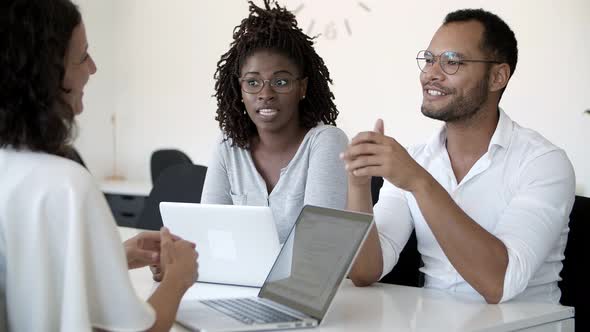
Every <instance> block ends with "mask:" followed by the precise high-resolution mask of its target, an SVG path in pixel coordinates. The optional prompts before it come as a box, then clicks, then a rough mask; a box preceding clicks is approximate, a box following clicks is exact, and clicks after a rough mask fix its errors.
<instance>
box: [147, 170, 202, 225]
mask: <svg viewBox="0 0 590 332" xmlns="http://www.w3.org/2000/svg"><path fill="white" fill-rule="evenodd" d="M206 173H207V167H205V166H201V165H193V164H190V165H174V166H170V167H168V168H166V169H165V170H163V171H162V173H161V174H160V176H158V178H157V179H156V182H155V183H154V187H153V188H152V190H151V191H150V194H149V196H148V198H147V199H146V201H145V206H144V208H143V211H142V212H141V215H140V217H139V219H138V222H137V225H136V227H137V228H142V229H149V230H159V229H160V228H161V227H162V216H161V215H160V202H183V203H200V202H201V193H202V191H203V184H204V182H205V174H206Z"/></svg>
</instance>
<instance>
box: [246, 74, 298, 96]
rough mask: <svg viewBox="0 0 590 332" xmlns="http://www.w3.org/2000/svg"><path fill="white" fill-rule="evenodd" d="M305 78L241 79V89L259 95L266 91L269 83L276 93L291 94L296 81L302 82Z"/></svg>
mask: <svg viewBox="0 0 590 332" xmlns="http://www.w3.org/2000/svg"><path fill="white" fill-rule="evenodd" d="M304 78H305V77H300V78H294V77H284V76H283V77H280V76H278V77H273V78H271V79H270V80H263V79H260V78H254V77H241V78H240V79H239V80H240V87H241V89H242V91H244V92H245V93H259V92H260V91H262V89H264V85H265V84H266V83H268V84H269V85H270V88H271V89H273V91H274V92H276V93H289V92H291V90H293V85H294V83H295V82H296V81H299V80H302V79H304Z"/></svg>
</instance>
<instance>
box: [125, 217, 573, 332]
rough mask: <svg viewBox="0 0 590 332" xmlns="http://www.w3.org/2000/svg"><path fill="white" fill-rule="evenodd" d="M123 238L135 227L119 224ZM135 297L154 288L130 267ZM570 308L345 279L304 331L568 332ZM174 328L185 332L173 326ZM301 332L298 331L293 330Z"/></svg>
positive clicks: (214, 291)
mask: <svg viewBox="0 0 590 332" xmlns="http://www.w3.org/2000/svg"><path fill="white" fill-rule="evenodd" d="M120 230H121V235H122V237H123V238H128V237H129V236H131V235H133V234H134V233H135V232H136V230H133V229H125V228H120ZM130 275H131V280H132V282H133V285H134V287H135V288H136V291H137V293H138V295H139V296H141V297H142V298H147V297H148V296H149V294H151V292H152V290H153V289H154V287H156V286H155V283H154V282H153V281H152V280H151V273H150V271H149V270H148V269H139V270H133V271H130ZM257 293H258V289H256V288H248V287H232V286H221V285H212V284H206V283H196V284H195V286H193V287H192V288H191V289H190V290H189V291H188V292H187V294H186V295H185V297H184V299H204V298H220V297H238V296H256V294H257ZM573 316H574V310H573V308H570V307H564V306H560V305H551V304H545V303H523V302H508V303H503V304H499V305H489V304H485V303H482V302H480V301H478V300H476V299H473V298H461V297H457V295H455V294H453V295H451V294H450V293H447V292H444V291H439V290H433V289H425V288H415V287H406V286H398V285H386V284H379V283H378V284H375V285H373V286H370V287H364V288H357V287H354V286H353V285H352V283H351V282H350V281H349V280H346V281H345V282H344V284H343V285H342V288H341V289H340V290H339V291H338V293H337V295H336V297H335V298H334V303H333V305H332V307H331V309H330V311H329V312H328V315H327V316H326V318H325V320H324V322H323V323H322V325H321V327H319V328H316V329H310V330H309V331H317V332H319V331H388V332H389V331H513V330H520V329H523V330H524V329H530V330H531V331H533V330H534V331H552V330H554V331H573ZM173 330H174V331H185V330H184V329H183V328H182V327H180V326H175V327H174V329H173ZM297 331H300V330H297Z"/></svg>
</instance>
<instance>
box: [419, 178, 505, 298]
mask: <svg viewBox="0 0 590 332" xmlns="http://www.w3.org/2000/svg"><path fill="white" fill-rule="evenodd" d="M412 194H413V195H414V198H415V199H416V201H417V203H418V206H419V208H420V211H421V212H422V215H423V216H424V219H425V220H426V222H427V223H428V226H429V227H430V229H431V230H432V233H433V234H434V236H435V237H436V240H437V241H438V243H439V245H440V246H441V248H442V250H443V251H444V253H445V255H446V256H447V258H448V259H449V261H450V262H451V264H452V265H453V266H454V267H455V269H456V270H457V272H459V274H460V275H461V276H462V277H463V279H465V281H467V282H468V283H469V284H470V285H471V286H472V287H473V288H474V289H475V290H477V292H479V293H480V294H481V295H482V296H483V297H484V298H485V299H486V301H487V302H488V303H498V302H499V301H500V300H501V299H502V294H503V287H504V276H505V274H506V269H507V266H508V251H507V249H506V246H505V245H504V243H503V242H502V241H500V240H499V239H498V238H497V237H495V236H494V235H493V234H491V233H489V232H488V231H486V230H485V229H484V228H483V227H481V226H480V225H479V224H477V223H476V222H475V221H474V220H473V219H471V218H470V217H469V216H468V215H467V214H466V213H465V212H464V211H463V210H462V209H461V208H460V207H459V206H458V205H457V204H456V203H455V202H454V201H453V199H452V198H451V197H450V196H449V194H448V193H447V192H446V190H445V189H444V188H443V187H442V186H440V184H439V183H438V182H436V180H435V179H434V178H432V177H431V176H428V177H425V179H423V181H422V183H421V184H420V185H418V186H417V187H416V189H415V190H413V191H412Z"/></svg>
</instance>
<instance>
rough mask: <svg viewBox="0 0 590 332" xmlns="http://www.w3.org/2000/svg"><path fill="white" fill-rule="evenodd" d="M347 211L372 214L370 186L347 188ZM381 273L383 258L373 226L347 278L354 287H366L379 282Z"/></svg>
mask: <svg viewBox="0 0 590 332" xmlns="http://www.w3.org/2000/svg"><path fill="white" fill-rule="evenodd" d="M347 209H348V210H350V211H357V212H365V213H373V201H372V198H371V188H370V184H369V185H368V186H364V187H359V186H354V185H350V184H349V186H348V197H347ZM382 272H383V256H382V253H381V243H380V242H379V234H378V232H377V227H376V226H375V225H373V226H372V227H371V230H370V231H369V235H368V236H367V239H366V240H365V242H364V244H363V246H362V248H361V250H360V251H359V253H358V255H357V258H356V260H355V262H354V264H353V266H352V268H351V270H350V274H349V278H350V279H351V280H352V282H353V283H354V284H355V285H356V286H368V285H370V284H372V283H374V282H377V281H379V278H380V277H381V274H382Z"/></svg>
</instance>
